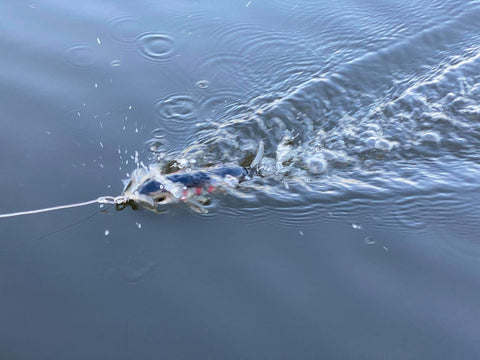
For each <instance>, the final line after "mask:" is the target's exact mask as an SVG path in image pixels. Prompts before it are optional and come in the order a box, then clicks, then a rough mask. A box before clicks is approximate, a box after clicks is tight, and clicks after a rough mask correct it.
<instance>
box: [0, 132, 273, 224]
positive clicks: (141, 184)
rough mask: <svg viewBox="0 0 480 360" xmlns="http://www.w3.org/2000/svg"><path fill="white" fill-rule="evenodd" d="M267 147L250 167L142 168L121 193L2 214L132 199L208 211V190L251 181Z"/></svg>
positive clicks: (155, 207) (148, 205)
mask: <svg viewBox="0 0 480 360" xmlns="http://www.w3.org/2000/svg"><path fill="white" fill-rule="evenodd" d="M263 152H264V146H263V142H262V141H260V143H259V146H258V150H257V154H256V156H255V158H254V159H253V161H252V163H251V164H250V166H249V167H242V166H218V167H212V168H207V169H201V170H195V171H191V170H185V171H182V172H177V173H173V174H168V175H163V174H161V172H160V171H159V170H158V169H157V168H155V167H153V166H152V167H149V168H145V167H143V168H138V169H136V170H135V171H133V173H132V176H131V177H130V180H129V181H128V183H127V186H126V187H125V188H124V190H123V193H122V195H120V196H101V197H99V198H97V199H94V200H90V201H85V202H81V203H75V204H68V205H60V206H54V207H49V208H44V209H37V210H28V211H20V212H15V213H7V214H0V218H7V217H15V216H21V215H32V214H39V213H44V212H50V211H56V210H63V209H69V208H75V207H80V206H86V205H91V204H112V205H117V206H119V205H125V204H128V203H130V202H133V203H136V204H138V205H140V206H142V207H145V208H147V209H150V210H154V211H157V210H158V209H159V207H160V206H162V205H165V204H171V203H174V202H180V201H184V202H188V204H189V205H190V207H191V208H192V209H193V210H194V211H197V212H201V213H205V212H207V211H206V209H205V208H204V206H203V205H205V204H206V202H207V201H206V200H208V199H206V198H205V197H202V194H204V193H208V194H209V193H212V192H213V191H215V190H216V189H219V188H220V189H224V188H225V187H231V188H233V187H235V186H236V185H238V184H239V183H241V182H243V181H247V180H250V179H251V177H252V176H253V174H254V173H255V170H256V168H257V167H258V165H259V164H260V161H261V159H262V157H263Z"/></svg>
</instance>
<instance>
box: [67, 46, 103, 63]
mask: <svg viewBox="0 0 480 360" xmlns="http://www.w3.org/2000/svg"><path fill="white" fill-rule="evenodd" d="M65 59H66V60H67V61H68V62H69V63H70V64H72V65H74V66H78V67H88V66H91V65H93V64H94V63H95V61H96V56H95V53H94V51H93V50H92V49H91V48H90V47H89V46H88V45H84V44H78V45H72V46H70V47H68V48H67V49H66V50H65Z"/></svg>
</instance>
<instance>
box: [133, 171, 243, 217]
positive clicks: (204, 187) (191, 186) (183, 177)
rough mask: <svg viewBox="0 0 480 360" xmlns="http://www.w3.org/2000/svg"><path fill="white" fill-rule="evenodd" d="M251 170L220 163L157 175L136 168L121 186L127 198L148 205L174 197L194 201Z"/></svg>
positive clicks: (166, 202) (154, 205)
mask: <svg viewBox="0 0 480 360" xmlns="http://www.w3.org/2000/svg"><path fill="white" fill-rule="evenodd" d="M251 175H252V170H251V169H250V168H246V167H241V166H220V167H214V168H209V169H205V170H196V171H188V172H187V171H181V172H176V173H173V174H169V175H161V174H159V173H156V172H155V171H151V169H137V170H136V172H135V173H134V174H133V175H132V178H131V180H130V182H129V184H128V185H127V187H126V188H125V190H124V194H125V195H126V196H127V197H128V198H129V199H131V200H133V201H135V202H138V203H140V204H141V205H143V206H146V207H148V208H151V209H156V208H158V206H161V205H165V204H170V203H173V202H178V201H188V202H190V203H194V202H195V201H194V200H196V198H198V197H199V196H200V195H201V194H202V193H204V192H207V193H211V192H213V191H215V190H216V189H217V188H219V187H221V188H225V187H227V186H230V187H234V186H235V185H237V184H238V183H240V182H242V181H246V180H250V178H251Z"/></svg>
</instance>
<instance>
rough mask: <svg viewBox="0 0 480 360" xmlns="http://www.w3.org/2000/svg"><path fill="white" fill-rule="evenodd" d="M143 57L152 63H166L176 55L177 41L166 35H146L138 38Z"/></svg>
mask: <svg viewBox="0 0 480 360" xmlns="http://www.w3.org/2000/svg"><path fill="white" fill-rule="evenodd" d="M137 41H138V44H139V49H140V52H141V53H142V55H143V56H144V57H145V58H146V59H148V60H151V61H165V60H169V59H170V58H172V56H173V55H174V54H175V41H174V40H173V38H172V37H170V36H168V35H165V34H157V33H146V34H142V35H140V36H139V37H138V38H137Z"/></svg>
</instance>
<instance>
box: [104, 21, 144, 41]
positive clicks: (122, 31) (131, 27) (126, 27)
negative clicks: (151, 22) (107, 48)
mask: <svg viewBox="0 0 480 360" xmlns="http://www.w3.org/2000/svg"><path fill="white" fill-rule="evenodd" d="M108 24H109V27H110V33H111V35H112V37H113V38H114V39H115V40H116V41H118V42H119V43H121V44H123V45H131V46H133V45H135V44H137V38H138V36H139V34H141V33H142V31H141V25H140V21H139V20H138V19H137V18H134V17H131V16H120V17H116V18H113V19H111V20H109V21H108Z"/></svg>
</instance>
